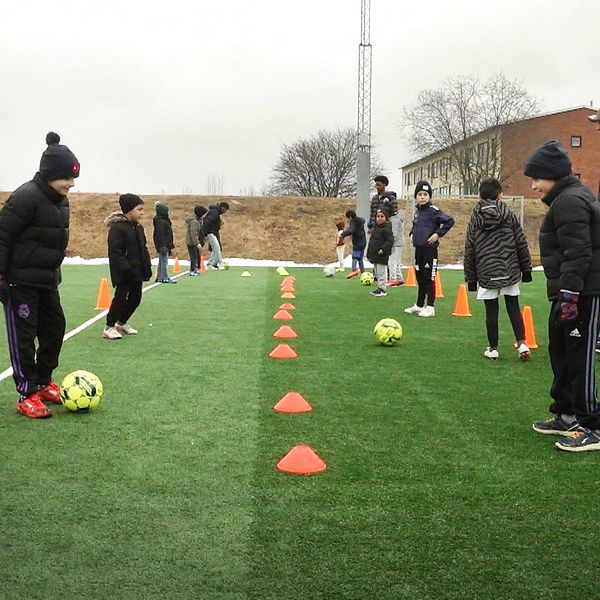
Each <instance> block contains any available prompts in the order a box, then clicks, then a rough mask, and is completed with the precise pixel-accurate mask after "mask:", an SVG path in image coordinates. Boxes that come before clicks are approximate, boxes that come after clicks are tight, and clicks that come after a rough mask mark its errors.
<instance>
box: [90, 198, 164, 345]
mask: <svg viewBox="0 0 600 600" xmlns="http://www.w3.org/2000/svg"><path fill="white" fill-rule="evenodd" d="M119 206H120V207H121V210H122V211H123V212H119V211H117V212H114V213H111V214H110V215H109V216H108V217H107V218H106V219H105V221H104V223H105V224H106V225H108V226H109V227H110V229H109V231H108V261H109V265H110V278H111V280H112V284H113V286H115V288H116V289H115V295H114V298H113V300H112V303H111V305H110V309H109V311H108V314H107V315H106V327H105V328H104V331H103V332H102V337H103V338H105V339H107V340H118V339H120V338H121V337H123V335H136V334H137V330H136V329H134V328H133V327H132V326H131V325H129V323H128V321H129V318H130V317H131V315H132V314H133V313H134V312H135V310H136V308H137V307H138V306H139V305H140V302H141V300H142V282H143V281H148V280H149V279H150V277H151V276H152V266H151V264H150V254H149V253H148V248H147V247H146V236H145V235H144V228H143V227H142V226H141V225H140V223H139V221H140V219H141V218H142V215H143V214H144V201H143V200H142V199H141V198H140V197H139V196H136V195H135V194H123V195H122V196H121V197H120V198H119Z"/></svg>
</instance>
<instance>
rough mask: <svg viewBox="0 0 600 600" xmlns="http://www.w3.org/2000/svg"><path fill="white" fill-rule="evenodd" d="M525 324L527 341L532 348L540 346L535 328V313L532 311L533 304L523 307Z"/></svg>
mask: <svg viewBox="0 0 600 600" xmlns="http://www.w3.org/2000/svg"><path fill="white" fill-rule="evenodd" d="M523 325H524V326H525V343H526V344H527V345H528V346H529V348H530V349H531V348H534V349H535V348H538V344H537V341H536V339H535V329H534V328H533V315H532V313H531V306H524V307H523Z"/></svg>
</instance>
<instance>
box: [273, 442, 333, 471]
mask: <svg viewBox="0 0 600 600" xmlns="http://www.w3.org/2000/svg"><path fill="white" fill-rule="evenodd" d="M277 468H278V469H279V470H280V471H284V472H285V473H295V474H296V475H310V474H311V473H319V472H320V471H324V470H325V469H326V468H327V465H326V464H325V462H324V461H323V459H322V458H321V457H320V456H319V455H318V454H317V453H316V452H315V451H314V450H313V449H312V448H311V447H310V446H304V445H300V446H294V447H293V448H292V449H291V450H290V451H289V452H288V453H287V454H286V455H285V456H284V457H283V458H282V459H281V460H280V461H279V462H278V463H277Z"/></svg>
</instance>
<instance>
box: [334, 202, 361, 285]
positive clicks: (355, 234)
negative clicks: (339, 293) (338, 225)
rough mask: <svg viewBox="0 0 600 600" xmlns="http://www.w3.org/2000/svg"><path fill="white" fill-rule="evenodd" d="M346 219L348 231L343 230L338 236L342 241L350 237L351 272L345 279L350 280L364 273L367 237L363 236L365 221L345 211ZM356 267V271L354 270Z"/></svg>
mask: <svg viewBox="0 0 600 600" xmlns="http://www.w3.org/2000/svg"><path fill="white" fill-rule="evenodd" d="M346 218H347V219H348V229H344V231H341V232H340V233H339V234H338V235H339V236H340V237H341V238H342V239H343V238H345V237H346V236H352V270H351V271H350V273H348V275H346V279H352V277H356V276H357V275H358V274H359V273H364V272H365V266H364V264H363V258H364V255H365V246H366V245H367V236H366V235H365V220H364V219H363V218H362V217H357V216H356V212H355V211H353V210H347V211H346ZM357 266H358V269H357V268H356V267H357Z"/></svg>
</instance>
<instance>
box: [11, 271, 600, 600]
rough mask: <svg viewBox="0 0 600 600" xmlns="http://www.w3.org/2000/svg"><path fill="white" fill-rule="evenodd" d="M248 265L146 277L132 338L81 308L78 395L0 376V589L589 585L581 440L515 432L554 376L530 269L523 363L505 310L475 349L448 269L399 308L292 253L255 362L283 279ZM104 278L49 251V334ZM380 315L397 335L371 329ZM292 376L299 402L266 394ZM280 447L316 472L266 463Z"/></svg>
mask: <svg viewBox="0 0 600 600" xmlns="http://www.w3.org/2000/svg"><path fill="white" fill-rule="evenodd" d="M249 270H250V271H251V272H252V277H250V278H244V277H240V274H241V272H242V269H237V268H232V269H230V270H229V271H224V272H211V273H206V274H204V275H202V276H201V277H197V278H192V277H187V276H186V275H184V276H182V277H181V278H180V279H179V283H178V284H177V285H163V286H159V287H157V288H156V289H152V290H149V291H148V293H145V294H144V296H143V300H142V305H141V307H140V309H139V310H138V312H137V313H136V314H135V315H134V317H133V319H132V321H131V323H132V324H133V325H134V326H135V327H136V328H138V329H139V331H140V333H139V335H138V336H136V337H128V338H125V339H122V340H118V341H106V340H103V339H101V338H100V333H101V329H102V326H103V322H102V321H99V322H98V323H96V324H95V325H93V326H91V327H90V328H88V329H86V330H85V331H83V332H82V333H80V334H78V335H76V336H74V337H73V338H71V339H69V340H68V341H66V342H65V344H64V346H63V351H62V354H61V362H60V366H59V368H58V369H57V372H56V377H57V379H59V380H60V378H61V377H62V376H64V375H65V374H66V373H68V372H70V371H73V370H76V369H87V370H90V371H92V372H94V373H95V374H96V375H98V376H99V377H100V378H101V379H102V381H103V382H104V386H105V390H106V391H105V398H104V400H103V403H102V405H101V406H100V408H99V409H98V410H97V411H95V412H92V413H89V414H71V413H68V412H67V411H66V410H64V409H63V408H62V407H58V409H57V411H56V415H55V417H54V418H52V419H49V420H45V421H34V420H28V419H26V418H24V417H21V416H19V415H17V414H16V413H15V409H14V401H15V392H14V386H13V382H12V379H11V378H8V379H5V380H4V381H3V382H2V383H0V400H1V401H0V449H1V459H0V485H1V490H0V598H7V599H14V600H21V599H23V600H36V599H51V598H61V599H64V600H70V599H75V598H77V599H81V598H100V599H104V598H107V599H108V598H110V599H137V598H140V599H154V598H156V599H171V598H172V599H188V598H190V599H191V598H200V599H207V600H216V599H224V600H234V599H235V600H238V599H239V600H242V599H257V600H265V599H273V600H281V599H311V600H312V599H321V598H323V599H352V600H362V599H370V598H373V599H378V600H380V599H384V598H385V599H388V598H389V599H395V600H396V599H403V598H411V599H413V598H418V599H421V598H423V599H433V598H435V599H446V598H447V599H455V598H456V599H459V598H460V599H464V598H473V599H497V598H510V599H515V598H559V597H562V596H563V595H564V594H565V593H568V594H569V595H570V596H572V597H592V596H594V594H595V593H596V592H594V589H595V574H596V573H597V545H596V543H595V535H594V533H593V532H594V529H592V530H590V527H594V526H595V518H596V514H597V508H598V505H599V503H600V501H599V497H600V494H599V489H600V469H599V465H598V460H599V457H598V456H597V455H596V453H586V454H584V455H571V454H568V453H560V452H558V451H556V450H555V449H554V448H553V441H554V438H553V437H552V436H541V435H539V434H535V433H534V432H533V431H532V430H531V422H532V421H533V420H534V419H538V418H543V417H545V416H546V413H547V405H548V387H549V384H550V369H549V366H548V359H547V355H546V339H547V338H546V333H545V328H546V327H545V321H546V315H547V310H548V303H547V300H546V298H545V288H544V278H543V274H542V273H539V272H536V273H535V274H534V282H533V284H529V285H523V286H522V297H521V305H522V306H523V305H530V306H531V307H532V310H533V315H534V322H535V326H536V334H537V341H538V343H539V345H540V348H539V349H538V350H534V351H533V356H532V359H531V361H530V362H528V363H523V362H521V361H519V359H518V356H517V353H516V352H515V350H514V349H513V348H512V341H513V340H512V334H511V331H510V325H509V322H508V319H507V317H506V314H505V313H504V312H503V311H502V308H503V307H501V314H500V335H501V340H500V348H499V350H500V360H499V361H497V362H495V363H492V362H489V361H486V360H485V359H484V358H483V356H482V352H483V350H484V349H485V346H486V339H485V327H484V321H483V308H482V305H481V303H477V302H476V300H475V298H474V294H470V295H469V300H470V307H471V311H472V313H473V316H472V317H471V318H458V317H452V316H451V313H452V311H453V308H454V302H455V299H456V291H457V287H458V285H459V284H460V283H461V282H462V272H460V271H442V282H443V288H444V294H445V297H444V298H440V299H439V300H438V302H437V303H436V310H437V316H436V317H435V318H433V319H419V318H417V317H411V316H409V315H404V314H403V312H402V310H403V308H405V307H407V306H410V305H411V304H413V302H414V300H415V296H416V289H415V288H396V289H392V290H390V291H389V294H388V296H387V297H386V298H372V297H371V296H369V294H368V291H369V290H370V289H373V288H367V287H364V286H361V285H360V284H359V282H358V281H357V280H356V279H353V280H346V279H345V278H344V277H343V275H339V274H338V275H336V276H335V277H333V278H331V279H327V278H325V277H323V274H322V271H321V270H320V269H301V268H296V269H293V268H290V269H289V271H290V273H291V274H293V275H294V276H295V277H296V294H297V298H296V299H295V300H293V301H292V302H293V303H294V304H295V306H296V309H295V310H294V311H292V314H293V317H294V319H293V321H291V322H285V323H284V324H288V325H290V326H292V327H293V328H294V330H295V331H296V332H297V333H298V338H297V339H295V340H290V341H289V344H290V345H291V346H292V347H293V348H294V349H295V350H296V352H298V358H296V359H294V360H275V359H272V358H269V356H268V354H269V352H270V351H271V350H272V349H273V348H274V347H275V346H276V345H277V343H279V340H277V339H276V338H274V337H273V333H274V332H275V330H276V329H277V328H278V327H279V326H280V325H281V324H282V322H279V321H274V320H273V319H272V317H273V315H274V314H275V312H276V311H277V309H278V308H279V305H280V304H281V303H282V302H284V300H282V299H281V298H280V291H279V284H280V281H281V279H282V277H281V276H280V275H278V274H277V273H276V271H275V269H274V268H249ZM106 274H107V268H106V267H88V266H81V267H76V266H69V267H65V268H64V283H63V285H62V286H61V295H62V298H63V305H64V308H65V312H66V316H67V330H70V329H73V328H74V327H76V326H77V325H79V324H80V323H82V322H84V321H86V320H87V319H89V318H90V317H92V316H93V315H94V314H96V311H95V310H94V306H95V301H96V294H97V290H98V285H99V282H100V278H101V277H104V276H106ZM384 317H393V318H396V319H398V320H399V321H400V323H401V324H402V325H403V328H404V337H403V339H402V341H401V343H400V344H399V345H398V346H396V347H384V346H381V345H379V344H378V343H377V341H376V339H375V336H374V335H373V332H372V329H373V326H374V324H375V323H376V322H377V321H378V320H379V319H381V318H384ZM151 323H152V327H150V324H151ZM2 334H3V335H4V332H2ZM4 337H5V336H4ZM0 358H1V360H2V362H1V363H0V364H1V365H4V366H3V367H2V369H4V368H7V367H8V366H9V360H8V356H7V350H6V343H4V344H3V346H2V349H1V351H0ZM288 391H298V392H300V393H301V394H302V395H303V396H304V397H305V398H306V399H307V400H308V401H309V402H310V403H311V404H312V406H313V411H312V412H311V413H306V414H297V415H286V414H279V413H276V412H275V411H273V409H272V407H273V405H274V404H275V403H276V402H277V401H278V400H279V399H280V398H281V397H282V396H283V395H284V394H285V393H286V392H288ZM296 444H308V445H310V446H311V447H312V448H313V449H314V450H315V451H316V452H317V453H318V454H319V455H320V456H321V457H322V458H323V459H324V460H325V462H326V463H327V470H326V471H325V472H323V473H320V474H317V475H311V476H296V475H290V474H285V473H281V472H279V471H277V470H276V468H275V464H276V462H277V461H278V460H279V459H280V458H281V457H282V456H283V455H284V454H285V453H286V452H287V451H288V450H289V449H290V448H291V447H292V446H294V445H296ZM559 583H560V585H559Z"/></svg>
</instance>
